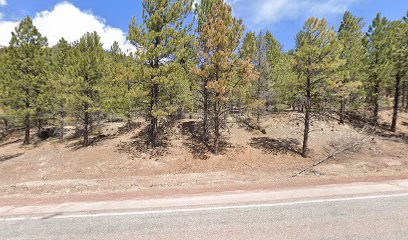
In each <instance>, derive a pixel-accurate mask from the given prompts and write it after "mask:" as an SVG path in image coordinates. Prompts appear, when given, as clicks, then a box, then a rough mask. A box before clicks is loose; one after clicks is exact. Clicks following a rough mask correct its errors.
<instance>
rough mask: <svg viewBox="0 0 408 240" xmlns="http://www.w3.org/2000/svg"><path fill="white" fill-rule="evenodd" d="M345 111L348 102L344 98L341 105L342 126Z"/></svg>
mask: <svg viewBox="0 0 408 240" xmlns="http://www.w3.org/2000/svg"><path fill="white" fill-rule="evenodd" d="M345 111H346V100H345V99H344V98H343V99H341V103H340V124H344V115H345Z"/></svg>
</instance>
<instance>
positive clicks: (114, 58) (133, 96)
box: [102, 42, 146, 130]
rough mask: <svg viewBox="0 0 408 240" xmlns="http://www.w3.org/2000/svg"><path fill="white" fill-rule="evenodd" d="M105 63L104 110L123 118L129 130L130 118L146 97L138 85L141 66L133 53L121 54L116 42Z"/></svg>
mask: <svg viewBox="0 0 408 240" xmlns="http://www.w3.org/2000/svg"><path fill="white" fill-rule="evenodd" d="M107 62H108V66H109V73H108V76H107V77H106V78H105V79H104V83H103V86H102V95H103V96H102V98H103V105H104V110H105V112H107V113H110V114H119V115H120V116H122V117H125V118H126V120H127V127H128V129H129V130H130V129H131V125H132V122H131V121H132V117H133V116H134V115H135V114H136V110H137V109H138V108H140V107H141V105H142V103H143V100H144V98H145V96H146V92H145V91H144V90H143V89H142V85H141V83H140V81H141V66H140V65H139V64H137V59H136V58H135V56H134V54H133V53H129V54H128V55H127V54H125V53H123V52H122V50H121V49H120V47H119V44H118V42H114V43H113V45H112V46H111V48H110V51H109V54H108V59H107Z"/></svg>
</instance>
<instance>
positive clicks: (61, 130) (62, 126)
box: [60, 106, 65, 143]
mask: <svg viewBox="0 0 408 240" xmlns="http://www.w3.org/2000/svg"><path fill="white" fill-rule="evenodd" d="M60 118H61V119H60V134H61V135H60V140H61V142H62V143H63V142H64V128H65V111H64V106H61V111H60Z"/></svg>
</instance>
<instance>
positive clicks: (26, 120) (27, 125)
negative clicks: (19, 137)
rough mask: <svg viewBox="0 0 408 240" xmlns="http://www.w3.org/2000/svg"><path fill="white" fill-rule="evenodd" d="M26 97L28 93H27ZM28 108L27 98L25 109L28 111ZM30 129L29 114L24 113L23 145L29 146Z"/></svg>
mask: <svg viewBox="0 0 408 240" xmlns="http://www.w3.org/2000/svg"><path fill="white" fill-rule="evenodd" d="M27 95H28V92H27ZM29 108H30V103H29V101H28V98H27V99H26V101H25V109H26V110H27V111H28V109H29ZM30 128H31V121H30V113H26V114H25V117H24V129H25V134H24V143H23V144H24V145H28V144H30Z"/></svg>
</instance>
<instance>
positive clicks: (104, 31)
mask: <svg viewBox="0 0 408 240" xmlns="http://www.w3.org/2000/svg"><path fill="white" fill-rule="evenodd" d="M129 21H130V20H129ZM33 23H34V25H35V26H36V27H37V28H38V30H39V31H40V33H41V34H43V35H44V36H46V37H47V38H48V43H49V44H50V45H51V46H53V45H55V44H56V43H57V42H58V40H59V39H60V38H61V37H64V38H65V39H66V40H68V41H70V42H73V41H76V40H78V39H79V38H81V37H82V36H83V35H84V34H85V33H86V32H93V31H96V32H97V33H98V34H99V36H100V37H101V41H102V43H103V46H104V48H105V49H109V47H110V46H111V45H112V44H113V42H114V41H117V42H119V45H120V47H121V48H122V50H123V51H126V50H128V49H129V50H133V49H134V48H133V47H132V46H131V45H130V44H129V43H128V42H127V41H126V33H125V32H123V31H122V30H121V29H119V28H114V27H111V26H109V25H107V24H106V23H105V20H104V19H102V18H99V17H97V16H94V15H93V14H92V13H90V12H84V11H81V10H80V9H78V8H77V7H75V6H74V5H72V4H71V3H68V2H62V3H59V4H57V5H55V7H54V9H53V10H52V11H42V12H39V13H37V14H36V16H35V17H34V18H33ZM17 24H18V23H17V22H6V21H0V45H8V42H9V41H10V38H11V31H13V30H14V27H15V26H16V25H17Z"/></svg>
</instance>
